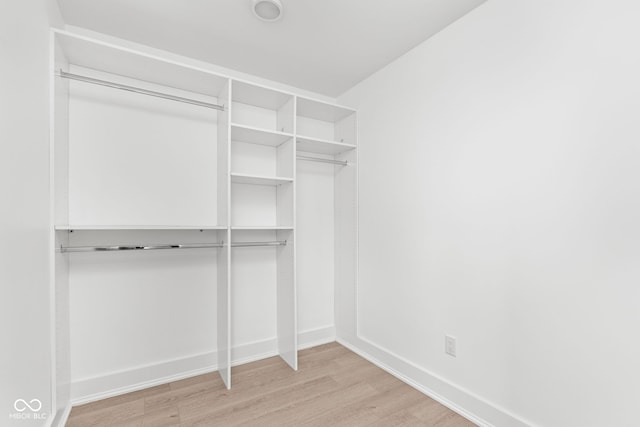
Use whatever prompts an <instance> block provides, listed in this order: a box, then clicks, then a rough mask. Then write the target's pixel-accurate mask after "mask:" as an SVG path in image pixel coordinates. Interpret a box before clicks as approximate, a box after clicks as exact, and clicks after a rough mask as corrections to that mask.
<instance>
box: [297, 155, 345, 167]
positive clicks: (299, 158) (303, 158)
mask: <svg viewBox="0 0 640 427" xmlns="http://www.w3.org/2000/svg"><path fill="white" fill-rule="evenodd" d="M296 158H297V159H298V160H307V161H310V162H320V163H332V164H334V165H340V166H348V165H349V163H348V162H347V161H346V160H332V159H321V158H318V157H310V156H296Z"/></svg>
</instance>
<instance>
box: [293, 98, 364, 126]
mask: <svg viewBox="0 0 640 427" xmlns="http://www.w3.org/2000/svg"><path fill="white" fill-rule="evenodd" d="M297 105H298V106H297V112H296V114H297V115H298V116H302V117H308V118H310V119H316V120H322V121H323V122H331V123H335V122H338V121H340V120H342V119H344V118H345V117H347V116H350V115H351V114H354V113H355V112H356V111H355V110H352V109H350V108H345V107H341V106H339V105H335V104H329V103H327V102H321V101H315V100H311V99H307V98H301V97H298V102H297Z"/></svg>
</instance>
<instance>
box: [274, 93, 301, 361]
mask: <svg viewBox="0 0 640 427" xmlns="http://www.w3.org/2000/svg"><path fill="white" fill-rule="evenodd" d="M283 110H284V111H283ZM279 115H283V116H284V117H283V119H282V120H291V123H292V127H293V133H294V135H295V131H296V97H292V99H291V101H289V103H287V105H285V106H283V107H282V109H281V111H280V112H279ZM283 145H284V144H283ZM284 150H286V151H284ZM278 160H279V162H281V163H282V164H279V165H278V167H279V168H282V169H285V168H286V170H287V171H288V172H289V173H290V174H291V175H290V176H292V177H293V182H292V183H290V184H286V185H281V186H280V187H279V188H278V224H281V225H285V224H291V225H293V230H279V231H277V232H276V236H277V238H278V240H286V241H287V245H286V246H282V247H280V248H278V256H277V263H278V266H277V268H278V290H277V316H278V319H277V331H278V354H279V355H280V357H281V358H282V359H283V360H284V361H285V362H287V364H288V365H289V366H291V368H293V369H294V370H298V325H297V323H298V301H297V292H296V144H295V138H294V139H292V140H291V141H290V142H289V143H288V145H286V146H285V147H283V152H282V153H279V156H278Z"/></svg>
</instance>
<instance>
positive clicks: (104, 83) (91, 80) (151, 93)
mask: <svg viewBox="0 0 640 427" xmlns="http://www.w3.org/2000/svg"><path fill="white" fill-rule="evenodd" d="M56 75H58V76H60V77H62V78H65V79H69V80H77V81H79V82H85V83H91V84H94V85H99V86H106V87H110V88H113V89H120V90H126V91H129V92H135V93H139V94H141V95H148V96H155V97H156V98H164V99H168V100H171V101H178V102H184V103H185V104H192V105H197V106H199V107H206V108H213V109H214V110H221V111H224V105H218V104H212V103H209V102H204V101H198V100H196V99H191V98H184V97H182V96H176V95H170V94H168V93H163V92H156V91H154V90H148V89H142V88H139V87H135V86H128V85H123V84H120V83H115V82H110V81H107V80H100V79H94V78H93V77H87V76H81V75H79V74H73V73H67V72H66V71H62V70H60V72H59V73H56Z"/></svg>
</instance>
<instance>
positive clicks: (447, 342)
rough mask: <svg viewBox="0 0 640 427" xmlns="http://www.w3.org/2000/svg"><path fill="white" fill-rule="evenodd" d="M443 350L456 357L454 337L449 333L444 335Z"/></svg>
mask: <svg viewBox="0 0 640 427" xmlns="http://www.w3.org/2000/svg"><path fill="white" fill-rule="evenodd" d="M444 352H445V353H447V354H448V355H449V356H452V357H456V339H455V337H452V336H450V335H445V336H444Z"/></svg>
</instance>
